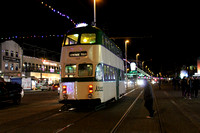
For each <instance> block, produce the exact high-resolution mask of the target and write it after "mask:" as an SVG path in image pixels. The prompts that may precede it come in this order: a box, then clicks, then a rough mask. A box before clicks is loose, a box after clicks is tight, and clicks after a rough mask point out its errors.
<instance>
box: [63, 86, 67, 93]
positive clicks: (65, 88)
mask: <svg viewBox="0 0 200 133" xmlns="http://www.w3.org/2000/svg"><path fill="white" fill-rule="evenodd" d="M62 92H63V93H67V86H66V85H63V86H62Z"/></svg>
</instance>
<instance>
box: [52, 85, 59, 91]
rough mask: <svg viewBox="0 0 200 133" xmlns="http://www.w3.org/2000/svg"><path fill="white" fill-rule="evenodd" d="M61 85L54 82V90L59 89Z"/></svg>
mask: <svg viewBox="0 0 200 133" xmlns="http://www.w3.org/2000/svg"><path fill="white" fill-rule="evenodd" d="M59 87H60V86H59V84H53V85H52V91H56V90H58V88H59Z"/></svg>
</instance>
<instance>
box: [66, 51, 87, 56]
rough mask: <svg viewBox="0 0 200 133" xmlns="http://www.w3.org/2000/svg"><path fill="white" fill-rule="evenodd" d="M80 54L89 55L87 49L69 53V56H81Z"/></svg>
mask: <svg viewBox="0 0 200 133" xmlns="http://www.w3.org/2000/svg"><path fill="white" fill-rule="evenodd" d="M80 56H87V51H81V52H70V53H69V57H80Z"/></svg>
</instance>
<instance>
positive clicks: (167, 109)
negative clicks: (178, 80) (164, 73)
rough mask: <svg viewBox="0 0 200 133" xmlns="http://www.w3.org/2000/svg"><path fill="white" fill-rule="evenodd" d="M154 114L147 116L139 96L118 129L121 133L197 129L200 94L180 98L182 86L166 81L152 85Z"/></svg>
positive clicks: (199, 125)
mask: <svg viewBox="0 0 200 133" xmlns="http://www.w3.org/2000/svg"><path fill="white" fill-rule="evenodd" d="M153 91H154V95H155V99H154V109H155V110H156V111H157V113H156V114H155V116H154V118H152V119H147V118H146V116H147V115H148V112H147V110H146V108H144V100H143V97H142V96H141V97H140V98H139V99H138V101H137V102H136V104H135V106H134V107H133V109H132V110H131V111H130V113H129V114H128V116H127V118H126V119H125V120H124V122H123V123H122V124H121V126H120V127H119V129H118V130H117V132H119V133H121V132H123V133H129V132H133V133H138V132H139V133H148V132H149V133H189V132H190V133H200V106H199V105H200V97H198V98H192V99H189V98H186V99H185V98H183V97H182V95H181V90H180V89H179V90H174V89H173V87H172V86H171V85H169V84H163V85H162V86H161V89H158V85H153Z"/></svg>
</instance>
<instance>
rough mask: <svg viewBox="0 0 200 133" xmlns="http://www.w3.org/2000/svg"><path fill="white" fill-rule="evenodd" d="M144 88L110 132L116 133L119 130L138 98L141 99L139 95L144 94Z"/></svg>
mask: <svg viewBox="0 0 200 133" xmlns="http://www.w3.org/2000/svg"><path fill="white" fill-rule="evenodd" d="M142 93H143V90H142V91H141V92H140V93H139V95H138V96H137V98H136V99H135V100H134V101H133V102H132V104H131V105H130V106H129V107H128V109H127V110H126V111H125V113H124V114H123V116H122V117H121V118H120V120H119V121H118V122H117V124H116V125H115V126H114V128H113V129H112V130H111V131H110V133H115V132H116V131H117V129H118V128H119V127H120V125H121V124H122V123H123V121H124V120H125V119H126V117H127V115H128V114H129V112H130V111H131V110H132V108H133V107H134V105H135V103H136V102H137V100H138V99H139V97H140V96H141V95H142Z"/></svg>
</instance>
